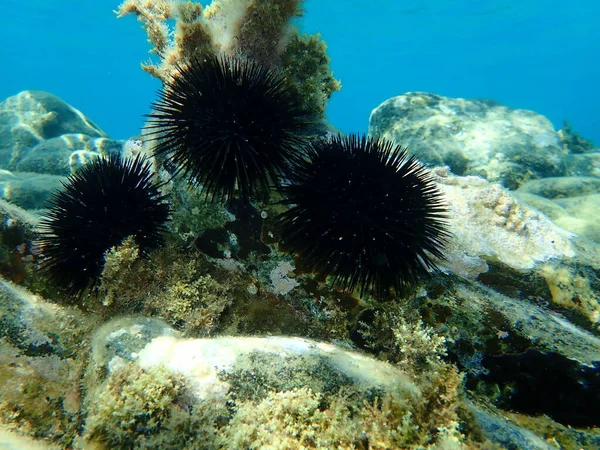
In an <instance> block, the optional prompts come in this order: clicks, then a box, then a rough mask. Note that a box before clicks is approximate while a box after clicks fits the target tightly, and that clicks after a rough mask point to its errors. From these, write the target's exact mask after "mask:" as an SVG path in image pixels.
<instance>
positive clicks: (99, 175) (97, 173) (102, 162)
mask: <svg viewBox="0 0 600 450" xmlns="http://www.w3.org/2000/svg"><path fill="white" fill-rule="evenodd" d="M168 218H169V206H168V204H167V203H166V201H165V196H163V195H161V193H160V190H159V186H158V185H156V184H155V183H154V182H153V171H152V167H151V164H150V162H149V161H148V160H146V159H145V158H144V157H142V156H140V155H138V156H136V157H135V158H127V159H123V158H122V157H121V156H120V155H111V156H108V157H106V158H98V159H97V160H95V161H93V162H91V163H89V164H87V165H86V166H84V167H82V168H81V169H80V170H79V171H78V172H76V173H75V174H73V175H71V176H70V177H69V179H68V180H67V182H66V183H64V184H63V188H62V189H61V190H59V191H57V192H56V193H55V194H53V196H52V197H51V199H50V204H49V207H48V211H47V214H46V216H45V217H44V218H43V219H42V221H41V223H40V236H39V241H38V244H39V246H40V249H41V252H42V260H41V264H40V268H41V269H42V270H43V271H44V272H46V273H47V275H48V277H49V278H50V279H51V280H52V281H53V282H54V283H55V284H56V285H57V286H58V287H59V288H61V289H62V290H63V291H65V292H66V293H67V294H68V295H69V296H78V295H80V294H81V293H82V292H84V291H85V290H86V289H88V288H91V287H93V286H94V285H95V283H96V282H97V280H98V278H99V277H100V275H101V273H102V269H103V267H104V254H105V252H106V251H107V250H109V249H110V248H112V247H115V246H117V245H120V244H121V243H122V242H123V241H124V240H125V238H127V237H129V236H133V238H134V240H135V242H136V244H137V245H138V246H139V248H140V250H141V252H142V254H147V252H148V250H150V249H153V248H155V247H158V246H159V245H160V244H161V243H162V242H163V237H162V233H163V231H164V225H165V222H166V221H167V220H168Z"/></svg>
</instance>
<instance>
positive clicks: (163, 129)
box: [147, 56, 309, 200]
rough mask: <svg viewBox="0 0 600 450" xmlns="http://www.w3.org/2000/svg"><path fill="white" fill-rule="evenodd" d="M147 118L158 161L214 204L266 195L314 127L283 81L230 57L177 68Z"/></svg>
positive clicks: (257, 66) (274, 73) (266, 70)
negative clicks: (236, 196) (170, 165)
mask: <svg viewBox="0 0 600 450" xmlns="http://www.w3.org/2000/svg"><path fill="white" fill-rule="evenodd" d="M148 117H149V119H150V120H149V124H148V127H147V128H148V130H149V131H150V136H152V137H153V138H155V139H157V140H158V142H157V144H156V146H155V154H157V155H164V156H165V157H166V158H167V160H168V161H169V162H171V163H173V165H174V166H175V167H176V170H177V171H179V172H182V173H184V174H185V175H186V176H188V177H189V179H190V182H191V183H192V184H193V185H196V186H200V187H201V188H202V189H203V192H204V193H205V194H206V196H207V197H210V198H211V199H213V200H214V199H215V198H216V199H218V200H223V199H225V200H230V199H231V198H232V197H233V196H234V193H235V192H236V190H237V191H238V193H239V196H240V197H241V198H243V199H246V200H247V199H249V198H251V197H262V196H265V195H266V194H267V193H268V191H269V189H270V187H271V184H274V183H277V181H278V177H279V176H280V175H281V174H282V173H284V172H285V169H286V168H287V167H289V166H290V164H291V163H292V162H294V161H295V160H297V159H298V157H299V154H298V153H299V151H298V150H299V147H301V146H302V145H303V144H304V142H305V139H304V138H303V135H304V134H305V133H306V132H307V130H308V128H309V121H308V120H307V119H306V116H305V114H304V113H303V111H302V109H301V107H300V102H299V99H297V98H296V97H295V96H294V95H293V94H292V93H291V91H290V89H288V88H287V86H286V82H285V79H284V78H283V76H282V75H280V74H279V73H278V72H277V71H275V70H273V69H270V68H268V67H265V66H262V65H260V64H259V63H256V62H252V61H248V60H243V59H237V58H233V57H225V56H223V57H216V56H209V57H206V58H205V59H203V60H202V61H198V60H194V61H192V62H190V64H189V65H187V66H185V67H179V68H178V70H177V73H176V74H175V76H174V77H173V78H172V80H171V81H170V82H169V83H166V85H165V86H164V88H163V90H162V91H161V92H160V93H159V100H158V101H157V102H155V103H154V104H153V112H152V113H151V114H149V115H148Z"/></svg>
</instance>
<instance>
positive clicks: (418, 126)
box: [369, 92, 566, 189]
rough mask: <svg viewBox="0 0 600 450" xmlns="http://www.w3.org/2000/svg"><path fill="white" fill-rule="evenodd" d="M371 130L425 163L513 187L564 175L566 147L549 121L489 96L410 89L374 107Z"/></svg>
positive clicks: (370, 131)
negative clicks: (454, 95)
mask: <svg viewBox="0 0 600 450" xmlns="http://www.w3.org/2000/svg"><path fill="white" fill-rule="evenodd" d="M369 134H370V135H372V136H374V137H377V138H385V139H389V140H391V141H393V142H395V143H397V144H399V145H402V146H407V147H408V148H409V151H410V152H411V153H412V154H414V155H415V156H416V157H417V158H418V159H419V160H421V161H422V162H424V163H427V164H430V165H435V166H440V165H447V166H449V167H450V169H451V170H452V172H453V173H455V174H457V175H477V176H481V177H484V178H485V179H487V180H489V181H492V182H499V183H501V184H502V185H503V186H504V187H506V188H509V189H516V188H517V187H519V186H520V185H521V184H523V183H524V182H526V181H528V180H531V179H536V178H542V177H557V176H562V175H564V174H565V173H566V171H565V163H564V160H563V159H564V155H565V151H564V150H563V149H562V148H561V143H560V141H559V139H558V136H557V134H556V132H555V131H554V128H553V126H552V124H551V123H550V121H549V120H548V119H546V118H545V117H543V116H541V115H539V114H537V113H535V112H533V111H527V110H522V109H511V108H508V107H506V106H503V105H500V104H498V103H495V102H493V101H490V100H466V99H462V98H457V99H453V98H448V97H442V96H439V95H434V94H429V93H425V92H410V93H407V94H404V95H400V96H398V97H394V98H391V99H389V100H387V101H385V102H384V103H382V104H381V105H379V106H378V107H377V108H375V109H374V110H373V111H372V113H371V117H370V121H369Z"/></svg>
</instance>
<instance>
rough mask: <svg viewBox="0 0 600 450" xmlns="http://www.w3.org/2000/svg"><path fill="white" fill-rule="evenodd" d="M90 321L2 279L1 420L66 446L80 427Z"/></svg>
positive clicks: (0, 300) (0, 284) (0, 327)
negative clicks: (84, 359) (82, 382)
mask: <svg viewBox="0 0 600 450" xmlns="http://www.w3.org/2000/svg"><path fill="white" fill-rule="evenodd" d="M90 319H91V318H89V317H86V316H84V315H83V314H81V313H80V312H78V311H75V310H70V309H68V308H64V307H61V306H58V305H55V304H51V303H48V302H46V301H45V300H44V299H42V298H41V297H39V296H37V295H33V294H31V293H30V292H28V291H27V290H25V289H23V288H21V287H19V286H16V285H15V284H13V283H11V282H8V281H6V280H4V279H2V278H0V337H1V339H0V378H1V379H2V393H1V394H2V395H0V411H2V414H3V420H5V421H8V422H10V424H11V426H13V427H16V428H17V429H18V430H19V431H20V432H21V433H25V434H26V435H29V436H32V437H33V436H35V437H39V436H43V437H44V438H45V439H47V440H50V441H53V442H54V443H56V444H57V445H59V446H60V448H66V447H69V446H70V445H69V444H68V443H71V442H72V441H73V438H74V437H75V436H76V435H77V433H78V429H79V427H80V426H81V424H80V418H81V416H80V415H79V411H80V408H81V403H80V402H81V396H80V387H81V384H80V380H81V376H82V370H83V367H84V366H83V364H82V363H81V355H82V354H85V352H86V348H87V347H88V344H87V336H88V334H89V330H90V327H91V323H92V322H93V319H91V320H90ZM18 448H27V447H18Z"/></svg>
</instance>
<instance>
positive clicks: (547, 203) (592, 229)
mask: <svg viewBox="0 0 600 450" xmlns="http://www.w3.org/2000/svg"><path fill="white" fill-rule="evenodd" d="M516 193H517V195H518V196H519V197H520V198H522V199H523V200H524V201H525V202H527V203H528V204H530V205H531V206H533V207H535V208H538V209H539V210H540V211H542V212H543V213H544V214H546V215H547V216H548V217H550V218H551V219H552V220H553V221H554V223H556V224H557V225H558V226H560V227H562V228H564V229H565V230H569V231H571V232H573V233H576V234H578V235H580V236H582V237H585V238H588V239H591V240H593V241H595V242H600V223H599V222H598V220H597V219H598V211H599V210H600V178H595V177H562V178H543V179H540V180H533V181H530V182H528V183H525V184H524V185H523V186H521V187H520V188H519V189H518V190H517V191H516Z"/></svg>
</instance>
